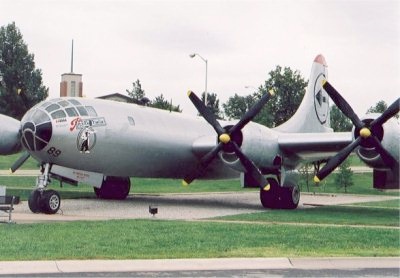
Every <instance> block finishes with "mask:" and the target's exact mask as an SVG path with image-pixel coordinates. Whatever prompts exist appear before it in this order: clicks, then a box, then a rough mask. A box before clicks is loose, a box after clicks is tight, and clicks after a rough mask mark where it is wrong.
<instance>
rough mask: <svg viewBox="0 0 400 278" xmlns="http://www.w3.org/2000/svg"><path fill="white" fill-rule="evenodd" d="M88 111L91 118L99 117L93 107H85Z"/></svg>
mask: <svg viewBox="0 0 400 278" xmlns="http://www.w3.org/2000/svg"><path fill="white" fill-rule="evenodd" d="M85 108H86V111H87V112H88V114H89V116H91V117H97V113H96V110H94V108H93V107H92V106H85Z"/></svg>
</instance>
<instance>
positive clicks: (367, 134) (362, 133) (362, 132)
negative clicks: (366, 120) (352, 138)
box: [360, 127, 371, 138]
mask: <svg viewBox="0 0 400 278" xmlns="http://www.w3.org/2000/svg"><path fill="white" fill-rule="evenodd" d="M360 136H361V137H362V138H368V137H370V136H371V131H370V130H369V129H368V128H366V127H364V128H362V129H361V130H360Z"/></svg>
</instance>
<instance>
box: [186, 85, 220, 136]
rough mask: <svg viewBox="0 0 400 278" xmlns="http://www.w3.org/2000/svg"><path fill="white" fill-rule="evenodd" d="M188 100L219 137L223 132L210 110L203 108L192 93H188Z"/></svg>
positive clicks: (203, 105) (201, 103) (202, 104)
mask: <svg viewBox="0 0 400 278" xmlns="http://www.w3.org/2000/svg"><path fill="white" fill-rule="evenodd" d="M188 96H189V99H190V100H191V101H192V103H193V104H194V106H195V107H196V109H197V111H199V113H200V115H202V116H203V118H204V119H206V121H207V122H208V123H209V124H210V125H211V126H212V127H213V128H214V130H215V131H216V132H217V134H218V135H221V134H222V133H224V132H225V130H224V129H223V128H222V127H221V125H220V124H219V122H218V121H217V119H216V118H215V116H214V114H213V113H212V112H211V110H210V109H208V108H207V106H205V104H204V103H203V102H202V101H201V100H200V99H199V98H198V97H197V96H196V94H195V93H193V92H192V91H189V92H188Z"/></svg>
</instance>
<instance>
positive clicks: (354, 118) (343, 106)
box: [322, 80, 364, 129]
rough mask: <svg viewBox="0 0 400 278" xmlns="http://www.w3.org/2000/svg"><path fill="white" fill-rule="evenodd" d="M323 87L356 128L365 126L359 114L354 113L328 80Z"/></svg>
mask: <svg viewBox="0 0 400 278" xmlns="http://www.w3.org/2000/svg"><path fill="white" fill-rule="evenodd" d="M322 87H323V88H324V89H325V91H326V92H327V93H328V95H329V96H330V97H331V99H332V100H333V102H334V103H335V104H336V105H337V107H338V108H339V109H340V111H342V112H343V114H345V115H346V116H347V117H348V118H349V119H350V120H351V121H352V122H353V124H354V125H355V127H356V128H358V129H361V128H363V126H364V124H363V123H362V122H361V120H360V119H359V118H358V116H357V114H356V113H355V112H354V110H353V108H351V106H350V105H349V104H348V103H347V101H346V100H345V99H344V98H343V97H342V96H341V95H340V94H339V92H338V91H336V89H335V88H333V86H332V85H331V84H330V83H329V82H328V81H326V80H324V81H323V84H322Z"/></svg>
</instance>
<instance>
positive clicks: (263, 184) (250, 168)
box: [231, 141, 269, 190]
mask: <svg viewBox="0 0 400 278" xmlns="http://www.w3.org/2000/svg"><path fill="white" fill-rule="evenodd" d="M231 144H232V146H233V147H234V150H235V154H236V155H237V156H238V158H239V160H240V162H241V163H242V165H243V167H244V168H245V169H246V171H247V173H248V174H250V176H251V177H252V178H253V179H254V180H255V181H256V182H257V184H258V186H259V187H260V188H261V189H263V190H269V184H268V181H267V180H266V179H265V178H264V176H263V175H262V174H261V171H260V170H259V169H258V168H257V166H256V165H254V163H253V161H251V160H250V159H249V158H248V157H247V156H245V155H244V153H243V152H242V151H241V150H240V148H239V146H238V145H237V144H236V143H235V142H234V141H232V143H231Z"/></svg>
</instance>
